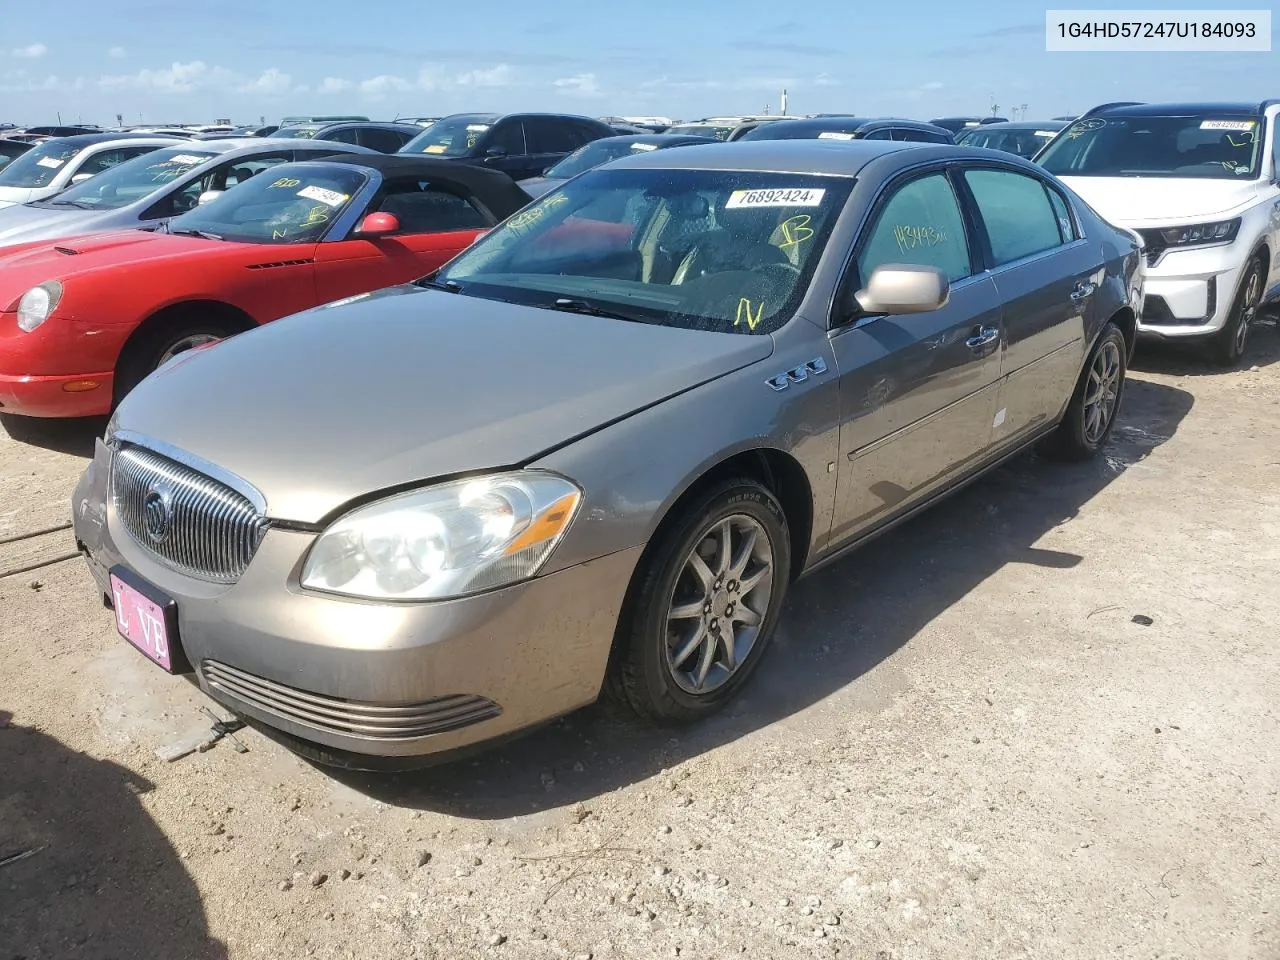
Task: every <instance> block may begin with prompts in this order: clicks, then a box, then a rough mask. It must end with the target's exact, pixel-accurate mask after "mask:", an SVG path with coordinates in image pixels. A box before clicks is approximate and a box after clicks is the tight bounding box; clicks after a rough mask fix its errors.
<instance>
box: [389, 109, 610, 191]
mask: <svg viewBox="0 0 1280 960" xmlns="http://www.w3.org/2000/svg"><path fill="white" fill-rule="evenodd" d="M615 136H617V134H616V133H615V132H614V129H613V127H611V126H609V125H608V124H607V123H601V122H600V121H599V120H593V119H592V118H591V117H579V116H574V115H572V114H564V113H508V114H500V113H455V114H453V115H452V116H448V117H444V118H443V119H441V120H437V121H436V122H435V123H433V124H432V125H431V126H429V127H427V129H425V130H423V131H421V132H420V133H419V134H418V136H416V137H414V138H413V139H412V140H410V141H409V142H408V143H406V144H405V145H404V146H403V147H401V148H400V152H401V153H427V154H431V155H432V156H437V157H448V158H450V159H452V160H462V161H465V162H468V163H483V164H484V165H485V166H486V167H493V168H494V169H495V170H501V171H502V172H503V173H505V174H507V175H508V176H510V177H511V179H513V180H527V179H528V178H529V177H537V176H540V175H541V174H542V172H543V171H544V170H546V169H547V167H550V166H552V165H553V164H556V163H559V162H560V161H561V160H563V159H564V158H565V157H567V156H568V155H569V154H571V153H573V151H575V150H577V149H578V148H579V147H584V146H586V145H587V144H588V143H590V142H591V141H593V140H602V139H604V138H605V137H615Z"/></svg>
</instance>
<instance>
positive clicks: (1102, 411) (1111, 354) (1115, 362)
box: [1084, 340, 1123, 443]
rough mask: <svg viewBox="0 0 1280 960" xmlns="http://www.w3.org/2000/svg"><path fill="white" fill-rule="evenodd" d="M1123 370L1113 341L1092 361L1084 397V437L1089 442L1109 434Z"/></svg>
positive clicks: (1099, 439)
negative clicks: (1108, 428)
mask: <svg viewBox="0 0 1280 960" xmlns="http://www.w3.org/2000/svg"><path fill="white" fill-rule="evenodd" d="M1122 375H1123V368H1122V364H1121V360H1120V347H1119V346H1118V345H1117V344H1116V343H1115V341H1113V340H1106V341H1104V342H1103V344H1102V349H1100V350H1099V351H1098V355H1097V356H1096V357H1094V358H1093V365H1092V366H1091V367H1090V368H1089V383H1088V386H1087V387H1086V388H1085V397H1084V436H1085V439H1086V440H1087V441H1088V442H1089V443H1098V442H1100V441H1101V440H1102V438H1103V437H1104V436H1105V435H1106V433H1107V427H1109V426H1110V425H1111V418H1112V417H1113V416H1114V415H1115V411H1116V404H1117V402H1118V401H1119V399H1120V378H1121V376H1122Z"/></svg>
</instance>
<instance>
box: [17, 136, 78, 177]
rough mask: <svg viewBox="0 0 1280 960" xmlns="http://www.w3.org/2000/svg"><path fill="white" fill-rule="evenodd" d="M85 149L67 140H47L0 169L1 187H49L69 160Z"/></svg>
mask: <svg viewBox="0 0 1280 960" xmlns="http://www.w3.org/2000/svg"><path fill="white" fill-rule="evenodd" d="M83 149H84V147H83V146H71V145H68V144H67V142H66V141H65V140H59V139H54V140H46V141H45V142H44V143H42V144H40V145H39V146H38V147H32V148H31V149H30V150H28V151H27V152H26V153H24V154H23V155H22V156H20V157H18V158H17V159H16V160H14V161H13V162H12V163H10V164H8V165H7V166H5V168H4V169H3V170H0V187H27V188H31V187H47V186H48V185H49V184H50V183H52V182H53V178H54V177H56V176H57V175H58V171H60V170H61V169H62V168H63V167H64V166H66V164H67V161H68V160H70V159H72V158H73V157H75V156H76V154H78V153H79V152H80V151H81V150H83Z"/></svg>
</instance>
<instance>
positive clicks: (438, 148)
mask: <svg viewBox="0 0 1280 960" xmlns="http://www.w3.org/2000/svg"><path fill="white" fill-rule="evenodd" d="M473 146H474V144H473ZM448 149H449V147H448V146H447V145H446V144H443V143H433V144H431V146H429V147H427V149H425V150H423V151H422V152H423V153H444V152H445V151H446V150H448Z"/></svg>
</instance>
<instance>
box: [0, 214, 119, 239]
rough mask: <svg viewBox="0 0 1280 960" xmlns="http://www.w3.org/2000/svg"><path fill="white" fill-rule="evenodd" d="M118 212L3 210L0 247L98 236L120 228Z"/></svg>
mask: <svg viewBox="0 0 1280 960" xmlns="http://www.w3.org/2000/svg"><path fill="white" fill-rule="evenodd" d="M119 213H120V211H119V210H103V211H97V210H77V209H75V208H74V207H73V208H71V209H68V210H63V209H60V208H57V207H32V206H26V205H23V206H16V207H8V208H7V209H4V210H0V247H7V246H9V245H10V244H14V243H28V242H30V241H32V240H56V239H58V238H59V237H70V236H75V235H76V234H80V233H95V232H97V231H99V230H109V229H111V228H112V227H113V226H117V225H118V220H117V217H118V215H119Z"/></svg>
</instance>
